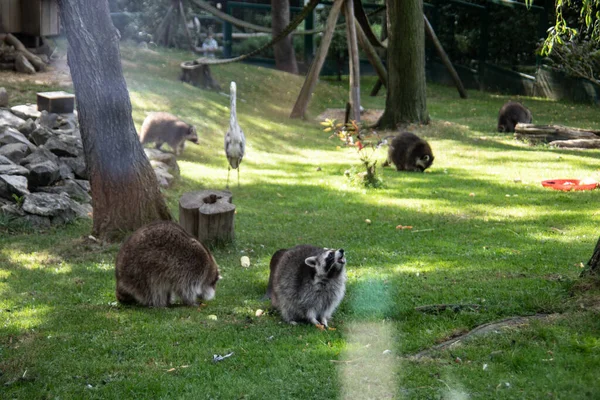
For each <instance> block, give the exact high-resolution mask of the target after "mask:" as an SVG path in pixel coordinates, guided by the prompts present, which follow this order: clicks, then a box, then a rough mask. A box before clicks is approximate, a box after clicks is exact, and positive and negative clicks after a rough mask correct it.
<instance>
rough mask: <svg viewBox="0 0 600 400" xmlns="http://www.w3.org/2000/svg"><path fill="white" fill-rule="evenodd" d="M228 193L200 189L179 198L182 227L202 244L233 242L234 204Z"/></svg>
mask: <svg viewBox="0 0 600 400" xmlns="http://www.w3.org/2000/svg"><path fill="white" fill-rule="evenodd" d="M231 201H232V195H231V192H229V191H222V190H200V191H197V192H188V193H184V194H183V196H181V199H179V224H180V225H181V226H182V227H183V229H184V230H185V231H186V232H187V233H189V234H190V235H192V236H194V237H195V238H197V239H198V240H199V241H200V242H202V243H206V242H231V241H233V239H234V237H235V232H234V218H235V205H234V204H232V203H231Z"/></svg>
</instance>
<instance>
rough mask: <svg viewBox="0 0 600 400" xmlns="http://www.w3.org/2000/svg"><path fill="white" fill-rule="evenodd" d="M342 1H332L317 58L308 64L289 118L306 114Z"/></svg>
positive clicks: (302, 116)
mask: <svg viewBox="0 0 600 400" xmlns="http://www.w3.org/2000/svg"><path fill="white" fill-rule="evenodd" d="M344 1H345V0H334V3H333V6H332V7H331V11H330V12H329V16H328V17H327V22H326V23H325V33H324V34H323V38H322V39H321V45H320V46H319V51H318V52H317V56H316V57H315V59H314V60H313V62H312V63H311V64H310V69H309V71H308V74H307V75H306V80H305V81H304V85H302V89H301V90H300V94H299V95H298V99H297V100H296V104H294V108H293V109H292V113H291V114H290V118H304V114H306V109H307V108H308V103H309V102H310V97H311V95H312V92H313V91H314V90H315V85H316V84H317V79H318V78H319V74H320V73H321V68H322V67H323V63H324V62H325V57H326V56H327V51H328V50H329V45H330V44H331V39H332V38H333V32H334V30H335V24H336V22H337V19H338V15H339V14H340V10H341V8H342V5H343V4H344Z"/></svg>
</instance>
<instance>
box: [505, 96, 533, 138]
mask: <svg viewBox="0 0 600 400" xmlns="http://www.w3.org/2000/svg"><path fill="white" fill-rule="evenodd" d="M532 121H533V118H532V116H531V111H529V110H528V109H527V107H525V106H524V105H523V104H521V103H517V102H514V101H509V102H507V103H505V104H504V105H503V106H502V108H501V109H500V112H499V113H498V132H514V131H515V126H517V124H518V123H519V122H522V123H525V124H530V123H531V122H532Z"/></svg>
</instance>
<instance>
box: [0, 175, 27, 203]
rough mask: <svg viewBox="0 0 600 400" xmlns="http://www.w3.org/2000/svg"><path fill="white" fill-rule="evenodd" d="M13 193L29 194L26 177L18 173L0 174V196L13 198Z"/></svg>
mask: <svg viewBox="0 0 600 400" xmlns="http://www.w3.org/2000/svg"><path fill="white" fill-rule="evenodd" d="M13 194H15V195H17V196H24V195H28V194H29V190H28V189H27V178H25V177H24V176H20V175H0V196H1V197H4V198H5V199H9V200H14V198H13Z"/></svg>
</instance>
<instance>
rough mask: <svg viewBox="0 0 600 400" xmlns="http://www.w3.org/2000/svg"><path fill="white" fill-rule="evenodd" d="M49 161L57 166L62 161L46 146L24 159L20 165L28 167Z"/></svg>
mask: <svg viewBox="0 0 600 400" xmlns="http://www.w3.org/2000/svg"><path fill="white" fill-rule="evenodd" d="M48 160H50V161H52V162H53V163H55V164H58V163H59V162H60V159H59V158H58V156H57V155H56V154H54V153H52V152H51V151H50V150H48V149H47V148H45V147H44V146H40V147H38V148H37V149H36V150H35V151H34V152H33V153H31V154H29V155H28V156H27V157H25V158H23V159H22V160H21V162H20V163H19V164H21V165H23V166H26V165H27V164H38V163H41V162H44V161H48Z"/></svg>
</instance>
